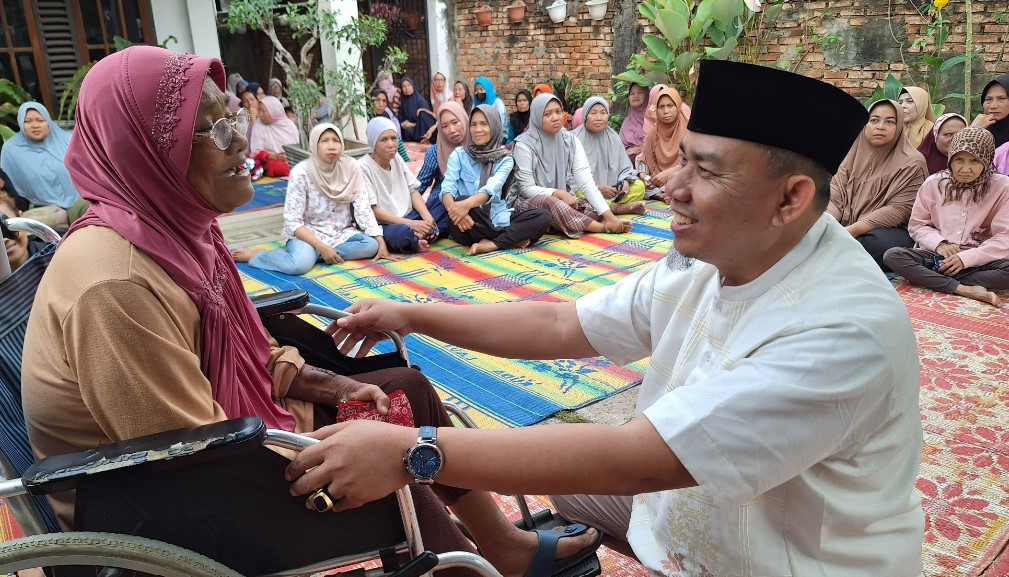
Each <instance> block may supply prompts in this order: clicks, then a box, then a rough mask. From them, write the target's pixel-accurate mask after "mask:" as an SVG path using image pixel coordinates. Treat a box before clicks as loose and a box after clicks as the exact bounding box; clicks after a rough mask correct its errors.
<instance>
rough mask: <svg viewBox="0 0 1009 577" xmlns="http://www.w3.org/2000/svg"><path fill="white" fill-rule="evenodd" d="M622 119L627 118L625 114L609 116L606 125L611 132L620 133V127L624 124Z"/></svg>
mask: <svg viewBox="0 0 1009 577" xmlns="http://www.w3.org/2000/svg"><path fill="white" fill-rule="evenodd" d="M624 118H627V115H625V114H611V115H610V119H609V121H608V124H609V125H610V128H612V129H613V130H615V131H617V132H620V125H621V124H623V123H624Z"/></svg>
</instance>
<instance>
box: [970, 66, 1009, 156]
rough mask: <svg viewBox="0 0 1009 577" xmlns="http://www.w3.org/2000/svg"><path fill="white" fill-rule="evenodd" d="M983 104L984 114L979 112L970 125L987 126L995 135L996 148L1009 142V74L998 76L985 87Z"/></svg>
mask: <svg viewBox="0 0 1009 577" xmlns="http://www.w3.org/2000/svg"><path fill="white" fill-rule="evenodd" d="M981 106H982V107H984V114H979V115H978V116H977V118H975V119H974V121H973V122H971V123H970V125H971V126H973V127H977V128H987V129H988V132H990V133H992V136H994V137H995V148H998V147H1000V146H1002V145H1003V144H1005V143H1006V142H1009V74H1003V75H1001V76H996V77H995V80H992V81H991V82H989V83H988V84H987V85H986V86H985V87H984V90H982V91H981Z"/></svg>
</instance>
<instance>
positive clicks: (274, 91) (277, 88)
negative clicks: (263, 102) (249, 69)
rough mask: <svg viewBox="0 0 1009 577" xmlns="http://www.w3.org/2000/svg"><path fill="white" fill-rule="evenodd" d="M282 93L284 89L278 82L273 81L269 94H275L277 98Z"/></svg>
mask: <svg viewBox="0 0 1009 577" xmlns="http://www.w3.org/2000/svg"><path fill="white" fill-rule="evenodd" d="M283 95H284V91H283V90H281V89H280V84H279V83H277V82H274V83H273V84H271V85H270V96H276V97H277V98H280V97H281V96H283Z"/></svg>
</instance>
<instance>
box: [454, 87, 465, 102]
mask: <svg viewBox="0 0 1009 577" xmlns="http://www.w3.org/2000/svg"><path fill="white" fill-rule="evenodd" d="M452 98H454V99H456V100H458V101H459V102H462V101H463V100H464V99H465V98H466V85H465V84H463V83H462V82H456V83H455V86H453V87H452Z"/></svg>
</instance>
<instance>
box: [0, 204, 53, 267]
mask: <svg viewBox="0 0 1009 577" xmlns="http://www.w3.org/2000/svg"><path fill="white" fill-rule="evenodd" d="M0 213H3V214H4V215H5V216H7V217H8V218H16V217H20V216H24V214H23V213H22V212H21V211H20V210H18V208H17V204H16V201H15V200H14V197H13V196H11V195H9V194H7V193H6V192H4V191H2V190H0ZM16 234H17V235H18V238H17V240H13V239H9V238H4V248H5V249H6V252H7V262H8V263H10V267H11V270H12V271H15V270H17V269H18V268H19V267H20V266H21V265H23V264H24V263H25V262H27V261H28V259H29V258H31V256H32V255H33V254H35V253H36V252H38V251H40V250H42V248H43V247H45V246H46V241H44V240H42V239H40V238H38V237H36V236H30V235H28V234H26V233H23V232H18V233H16Z"/></svg>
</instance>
